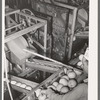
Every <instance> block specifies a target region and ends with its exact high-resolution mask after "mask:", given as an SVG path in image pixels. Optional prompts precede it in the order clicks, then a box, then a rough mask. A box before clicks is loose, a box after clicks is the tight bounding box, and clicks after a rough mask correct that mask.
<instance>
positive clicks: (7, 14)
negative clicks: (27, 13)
mask: <svg viewBox="0 0 100 100" xmlns="http://www.w3.org/2000/svg"><path fill="white" fill-rule="evenodd" d="M19 12H20V10H19V9H17V10H15V9H10V8H9V10H7V11H5V16H9V15H12V14H15V13H19Z"/></svg>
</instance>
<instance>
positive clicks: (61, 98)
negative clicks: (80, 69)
mask: <svg viewBox="0 0 100 100" xmlns="http://www.w3.org/2000/svg"><path fill="white" fill-rule="evenodd" d="M87 89H88V86H87V85H86V84H80V85H78V86H77V87H75V88H74V89H73V90H72V91H70V92H68V93H66V94H65V95H59V94H56V93H55V92H54V91H52V90H49V91H48V92H47V95H48V98H49V100H87V94H88V93H87V92H88V91H87Z"/></svg>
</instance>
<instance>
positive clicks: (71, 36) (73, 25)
mask: <svg viewBox="0 0 100 100" xmlns="http://www.w3.org/2000/svg"><path fill="white" fill-rule="evenodd" d="M51 1H52V4H53V5H55V6H58V7H62V8H67V9H69V10H72V12H73V19H72V25H71V33H70V34H69V36H70V39H69V46H68V60H70V59H71V54H72V45H73V37H74V31H75V23H76V17H77V12H78V7H74V6H71V5H68V4H64V3H60V2H57V1H55V0H51ZM40 2H41V3H44V4H51V3H46V2H42V1H40ZM65 36H67V33H65Z"/></svg>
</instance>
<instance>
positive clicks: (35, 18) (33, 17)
mask: <svg viewBox="0 0 100 100" xmlns="http://www.w3.org/2000/svg"><path fill="white" fill-rule="evenodd" d="M18 14H19V15H23V16H26V17H29V18H31V19H33V20H36V21H40V22H43V23H46V24H47V21H46V20H43V19H40V18H38V17H35V16H32V15H28V14H25V13H22V12H19V13H18Z"/></svg>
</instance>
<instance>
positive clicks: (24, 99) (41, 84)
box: [22, 69, 63, 100]
mask: <svg viewBox="0 0 100 100" xmlns="http://www.w3.org/2000/svg"><path fill="white" fill-rule="evenodd" d="M61 72H63V69H62V70H61V69H60V70H58V71H57V72H56V73H54V74H52V75H51V76H50V77H49V78H47V79H46V80H44V81H43V82H42V83H40V84H39V85H38V86H36V87H35V88H34V89H33V90H32V91H30V92H28V93H27V95H26V96H25V97H24V98H23V99H22V100H26V98H27V97H29V96H31V95H32V94H33V92H34V91H36V90H37V89H38V88H40V87H41V86H43V85H45V84H46V83H48V82H52V80H53V79H54V78H55V77H56V76H58V75H59V73H61Z"/></svg>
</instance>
